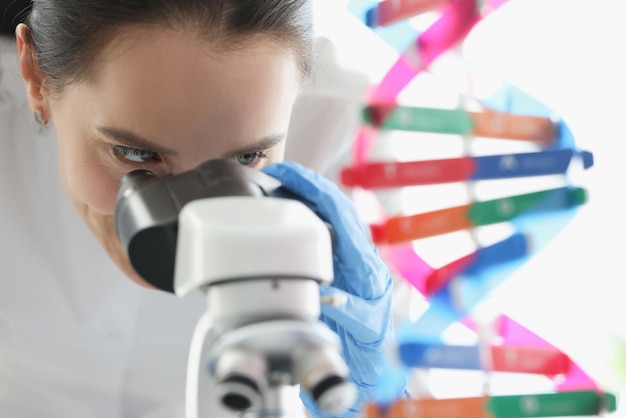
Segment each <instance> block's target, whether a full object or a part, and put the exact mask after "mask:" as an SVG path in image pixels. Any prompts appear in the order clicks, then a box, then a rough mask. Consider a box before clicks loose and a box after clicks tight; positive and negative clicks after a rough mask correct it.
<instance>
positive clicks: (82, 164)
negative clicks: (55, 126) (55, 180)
mask: <svg viewBox="0 0 626 418" xmlns="http://www.w3.org/2000/svg"><path fill="white" fill-rule="evenodd" d="M59 152H60V155H59V161H60V166H61V176H62V179H63V184H64V187H65V189H66V192H67V194H68V195H69V197H70V199H71V200H72V202H73V203H74V205H77V206H78V207H80V208H82V209H83V210H85V209H87V210H90V211H92V212H96V213H99V214H102V215H112V214H113V213H114V211H115V202H116V197H117V185H118V182H119V178H117V177H118V176H119V175H116V174H114V173H112V172H111V170H110V168H107V167H106V166H105V165H104V164H103V162H102V155H101V153H100V152H99V151H98V150H96V149H95V147H91V148H90V147H87V146H86V145H82V146H80V145H79V146H75V147H63V146H61V147H60V148H59Z"/></svg>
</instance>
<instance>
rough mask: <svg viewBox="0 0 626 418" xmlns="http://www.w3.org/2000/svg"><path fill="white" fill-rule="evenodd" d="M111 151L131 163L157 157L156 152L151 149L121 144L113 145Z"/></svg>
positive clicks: (143, 161) (147, 160) (148, 160)
mask: <svg viewBox="0 0 626 418" xmlns="http://www.w3.org/2000/svg"><path fill="white" fill-rule="evenodd" d="M113 152H114V153H115V154H116V155H117V156H118V157H121V158H123V159H125V160H128V161H130V162H133V163H147V162H150V161H153V160H155V159H156V158H157V154H156V153H154V152H152V151H146V150H142V149H137V148H130V147H125V146H123V145H114V146H113Z"/></svg>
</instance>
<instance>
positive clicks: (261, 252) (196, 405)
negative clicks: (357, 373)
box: [116, 160, 356, 418]
mask: <svg viewBox="0 0 626 418" xmlns="http://www.w3.org/2000/svg"><path fill="white" fill-rule="evenodd" d="M232 164H235V163H232ZM216 167H217V168H218V169H216ZM239 167H241V168H239ZM207 168H209V170H208V171H207ZM223 168H225V169H226V171H228V174H224V173H222V172H223V171H224V170H223ZM232 170H234V172H233V171H232ZM248 170H250V171H248ZM251 171H254V173H252V172H251ZM207 173H210V174H211V178H210V179H208V178H203V177H207ZM220 173H222V176H221V177H219V174H220ZM233 173H234V174H233ZM131 174H132V173H131ZM216 174H217V175H218V176H217V177H216ZM263 176H265V175H263V174H262V173H259V172H257V171H255V170H252V169H247V168H245V167H242V166H237V167H234V166H232V165H231V164H230V163H225V162H223V161H221V160H215V161H213V162H207V163H205V165H203V166H201V167H199V168H198V169H197V171H196V173H195V174H193V175H191V176H189V175H188V174H187V177H185V178H186V179H187V180H189V179H190V178H191V179H195V178H201V182H202V183H203V184H204V186H203V187H205V189H206V188H209V189H211V190H215V189H219V190H220V191H219V193H218V194H217V195H215V194H212V192H207V191H206V190H203V191H200V192H198V191H196V192H194V193H193V194H192V195H191V196H190V194H189V189H188V188H186V187H185V186H184V184H185V183H186V182H184V181H181V180H180V179H176V178H174V179H169V180H167V179H165V180H158V179H154V178H147V177H145V176H144V177H143V179H142V178H140V177H141V176H139V177H135V178H134V180H132V181H129V179H127V180H126V183H124V181H123V182H122V186H121V188H120V201H118V209H119V211H117V213H116V226H117V228H118V234H119V235H120V237H121V239H122V242H123V243H124V244H125V245H126V246H127V248H128V249H129V257H130V259H131V262H133V264H134V265H135V264H136V268H137V270H138V271H144V272H145V276H154V280H153V281H154V283H158V284H159V285H160V286H161V287H162V288H166V290H170V291H173V292H174V293H175V294H176V295H178V296H180V297H183V296H185V295H186V294H188V293H190V292H201V293H202V294H203V295H204V296H205V297H206V300H207V310H206V312H205V313H204V314H203V315H202V316H201V318H200V319H199V321H198V323H197V325H196V328H195V331H194V335H193V337H192V341H191V347H190V351H189V358H188V368H187V386H186V418H208V417H211V418H214V417H215V418H219V411H228V410H229V411H231V412H236V413H239V414H240V415H241V416H246V417H277V418H278V417H285V418H286V417H293V416H295V415H296V414H297V412H296V411H294V410H293V408H294V406H295V405H297V403H296V402H293V399H289V397H292V396H293V395H294V389H295V388H296V387H297V386H298V385H299V386H300V387H301V388H302V389H304V390H306V391H307V392H308V393H309V394H310V395H311V397H312V398H313V399H314V400H315V402H316V403H317V405H318V407H319V409H320V410H321V411H322V412H325V413H327V414H329V415H338V414H341V413H343V412H344V411H345V410H346V409H347V408H349V407H350V406H352V404H353V403H354V401H355V400H356V388H355V386H354V384H353V383H352V382H351V381H350V380H349V379H348V374H349V371H348V369H347V367H346V365H345V363H344V361H343V358H342V357H341V354H340V351H341V344H340V341H339V338H338V336H337V335H336V334H335V333H334V332H332V331H331V330H330V329H329V328H328V327H327V326H326V325H325V324H323V323H322V322H320V320H319V316H320V296H319V289H320V286H326V285H328V284H330V283H331V282H332V280H333V260H332V239H331V233H330V231H329V228H328V225H327V224H325V223H324V222H323V221H322V220H321V219H320V218H319V217H318V216H317V215H315V214H314V213H313V212H312V211H311V210H310V209H308V208H307V207H306V206H305V205H304V204H303V203H301V202H299V201H297V200H294V199H288V198H285V197H282V196H281V197H278V194H277V195H276V196H272V193H273V192H274V191H276V190H278V187H279V184H276V183H275V180H274V179H271V178H269V176H267V178H265V177H263ZM220 178H221V179H222V181H221V182H220V181H219V180H216V179H220ZM242 178H243V179H244V181H243V183H245V187H244V188H243V189H245V190H244V191H241V187H239V186H237V187H234V189H236V190H237V191H232V190H229V188H228V187H224V184H223V183H224V182H226V183H228V182H232V181H233V180H236V181H235V182H236V183H237V182H240V180H241V179H242ZM138 179H139V180H138ZM209 180H210V181H209ZM272 181H274V183H272ZM168 182H169V183H168ZM211 182H212V183H211ZM250 182H252V183H253V184H254V185H256V186H259V189H260V190H261V192H260V193H257V189H256V186H252V187H251V186H250V184H249V183H250ZM141 183H149V184H151V187H152V188H155V187H156V188H157V189H164V191H163V192H161V191H156V192H155V190H151V191H150V190H148V189H143V188H141V187H140V186H141ZM187 183H188V181H187ZM177 184H180V185H183V186H180V187H181V190H183V192H181V193H180V194H179V195H180V196H185V198H186V199H188V201H186V202H182V201H176V202H174V204H172V203H171V202H167V204H166V206H168V207H170V206H171V207H172V208H175V209H169V210H166V211H163V208H162V207H161V208H158V207H157V208H154V207H153V206H151V205H154V204H155V202H161V201H162V200H164V199H170V200H171V199H173V197H172V196H174V199H175V200H176V196H177V194H176V193H173V187H174V186H173V185H177ZM196 190H200V189H198V188H197V187H196ZM137 192H139V193H137ZM174 192H175V190H174ZM151 211H152V212H154V211H156V213H158V214H159V215H158V216H151V215H149V214H150V212H151ZM173 211H175V212H176V214H175V216H174V214H173ZM118 214H119V216H117V215H118ZM148 218H152V219H148ZM174 218H175V220H174ZM172 237H175V240H174V241H172ZM159 240H160V242H156V241H159ZM166 241H167V242H166ZM150 245H152V248H151V249H148V250H147V249H146V248H147V247H149V246H150ZM173 249H174V250H175V255H174V256H173V257H172V255H171V252H172V250H173ZM166 253H167V254H166ZM133 254H134V257H133ZM160 255H161V257H160ZM166 255H167V257H169V260H172V261H170V262H169V264H172V265H171V266H170V265H169V264H167V265H161V266H160V269H155V268H154V266H151V265H149V264H150V260H149V259H153V260H154V259H155V258H156V259H165V258H167V257H166ZM147 258H149V259H147ZM160 261H161V262H162V260H160ZM163 270H167V271H168V273H167V274H164V273H163V272H162V271H163ZM140 274H141V273H140ZM167 275H170V276H172V277H171V279H170V281H169V282H168V283H167V284H164V283H165V282H166V281H167V280H166V279H167ZM146 278H147V277H146ZM147 279H148V278H147ZM216 404H218V405H220V406H219V411H217V410H216Z"/></svg>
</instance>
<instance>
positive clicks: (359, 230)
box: [263, 161, 387, 299]
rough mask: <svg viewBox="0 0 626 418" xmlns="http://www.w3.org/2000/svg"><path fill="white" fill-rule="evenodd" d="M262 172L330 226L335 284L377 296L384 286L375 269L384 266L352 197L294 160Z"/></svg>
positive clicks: (352, 291) (363, 296) (271, 166)
mask: <svg viewBox="0 0 626 418" xmlns="http://www.w3.org/2000/svg"><path fill="white" fill-rule="evenodd" d="M263 171H264V172H265V173H266V174H269V175H270V176H272V177H275V178H277V179H278V180H279V181H280V182H281V183H282V184H283V187H284V188H286V189H287V190H288V191H290V192H291V193H294V194H295V195H297V196H299V197H300V199H301V201H302V202H303V203H305V204H306V205H307V206H308V207H309V208H310V209H311V210H312V211H313V212H315V213H317V214H318V216H320V217H321V218H322V219H323V220H324V221H326V222H328V223H330V224H331V225H332V226H333V228H334V235H335V242H334V244H335V247H334V258H335V272H336V273H338V274H336V275H335V279H336V280H337V281H336V282H335V286H337V287H341V288H343V289H345V290H346V291H348V292H350V293H353V294H355V295H358V296H361V297H362V298H364V299H375V298H378V297H380V296H381V295H382V294H383V293H384V291H385V289H386V287H387V282H386V281H385V280H384V279H382V280H381V274H380V271H378V270H383V267H384V266H383V263H382V261H381V260H380V257H379V255H378V251H377V250H376V247H375V246H374V244H373V243H372V242H371V238H370V235H369V231H368V230H366V228H365V226H364V225H363V224H362V222H361V220H360V218H359V216H358V214H357V212H356V209H355V208H354V205H353V203H352V201H351V199H350V198H349V197H348V196H347V195H346V194H345V193H343V191H341V190H340V189H339V187H337V185H336V184H334V183H333V182H331V181H330V180H328V179H326V178H324V177H322V176H320V175H319V174H317V173H316V172H315V171H313V170H311V169H309V168H307V167H304V166H302V165H300V164H297V163H294V162H290V161H288V162H282V163H275V164H271V165H269V166H267V167H265V168H263ZM382 277H384V275H383V276H382Z"/></svg>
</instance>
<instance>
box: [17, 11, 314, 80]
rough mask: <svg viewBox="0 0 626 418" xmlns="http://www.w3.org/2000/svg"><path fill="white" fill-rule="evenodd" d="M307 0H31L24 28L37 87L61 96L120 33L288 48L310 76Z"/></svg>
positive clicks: (234, 45) (217, 45)
mask: <svg viewBox="0 0 626 418" xmlns="http://www.w3.org/2000/svg"><path fill="white" fill-rule="evenodd" d="M311 1H312V0H33V1H32V10H31V11H30V14H29V16H28V18H27V19H26V23H27V25H28V26H29V28H30V37H31V39H30V41H31V42H32V46H33V49H34V52H35V57H34V58H36V59H37V61H38V63H39V69H40V70H41V73H42V74H41V75H42V76H43V79H44V85H45V87H46V88H47V89H49V90H50V91H52V92H60V91H62V90H63V88H64V87H66V86H68V85H69V84H71V83H73V82H76V81H79V80H84V79H86V78H87V77H88V76H89V75H90V74H91V73H92V71H93V67H94V63H95V62H96V60H97V58H98V54H99V52H100V51H102V49H103V48H104V47H106V46H107V45H108V43H109V42H110V41H111V40H112V39H113V37H114V36H115V35H116V34H117V33H119V32H120V31H121V30H123V29H127V28H132V27H142V26H157V27H165V28H172V29H182V30H185V31H189V32H190V33H193V34H194V36H201V37H204V38H206V39H208V40H210V41H211V45H212V47H214V48H221V49H222V50H229V49H233V48H237V47H239V46H241V45H243V44H245V42H246V41H248V40H250V39H252V37H253V36H258V35H262V36H266V37H269V38H270V39H272V40H275V41H276V42H277V45H284V46H285V47H286V48H291V49H292V50H293V51H294V52H295V53H296V54H297V55H296V56H297V57H299V65H300V68H301V69H302V72H303V74H308V73H309V72H310V70H311V65H312V63H311V60H312V49H313V46H312V45H313V17H312V4H311Z"/></svg>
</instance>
